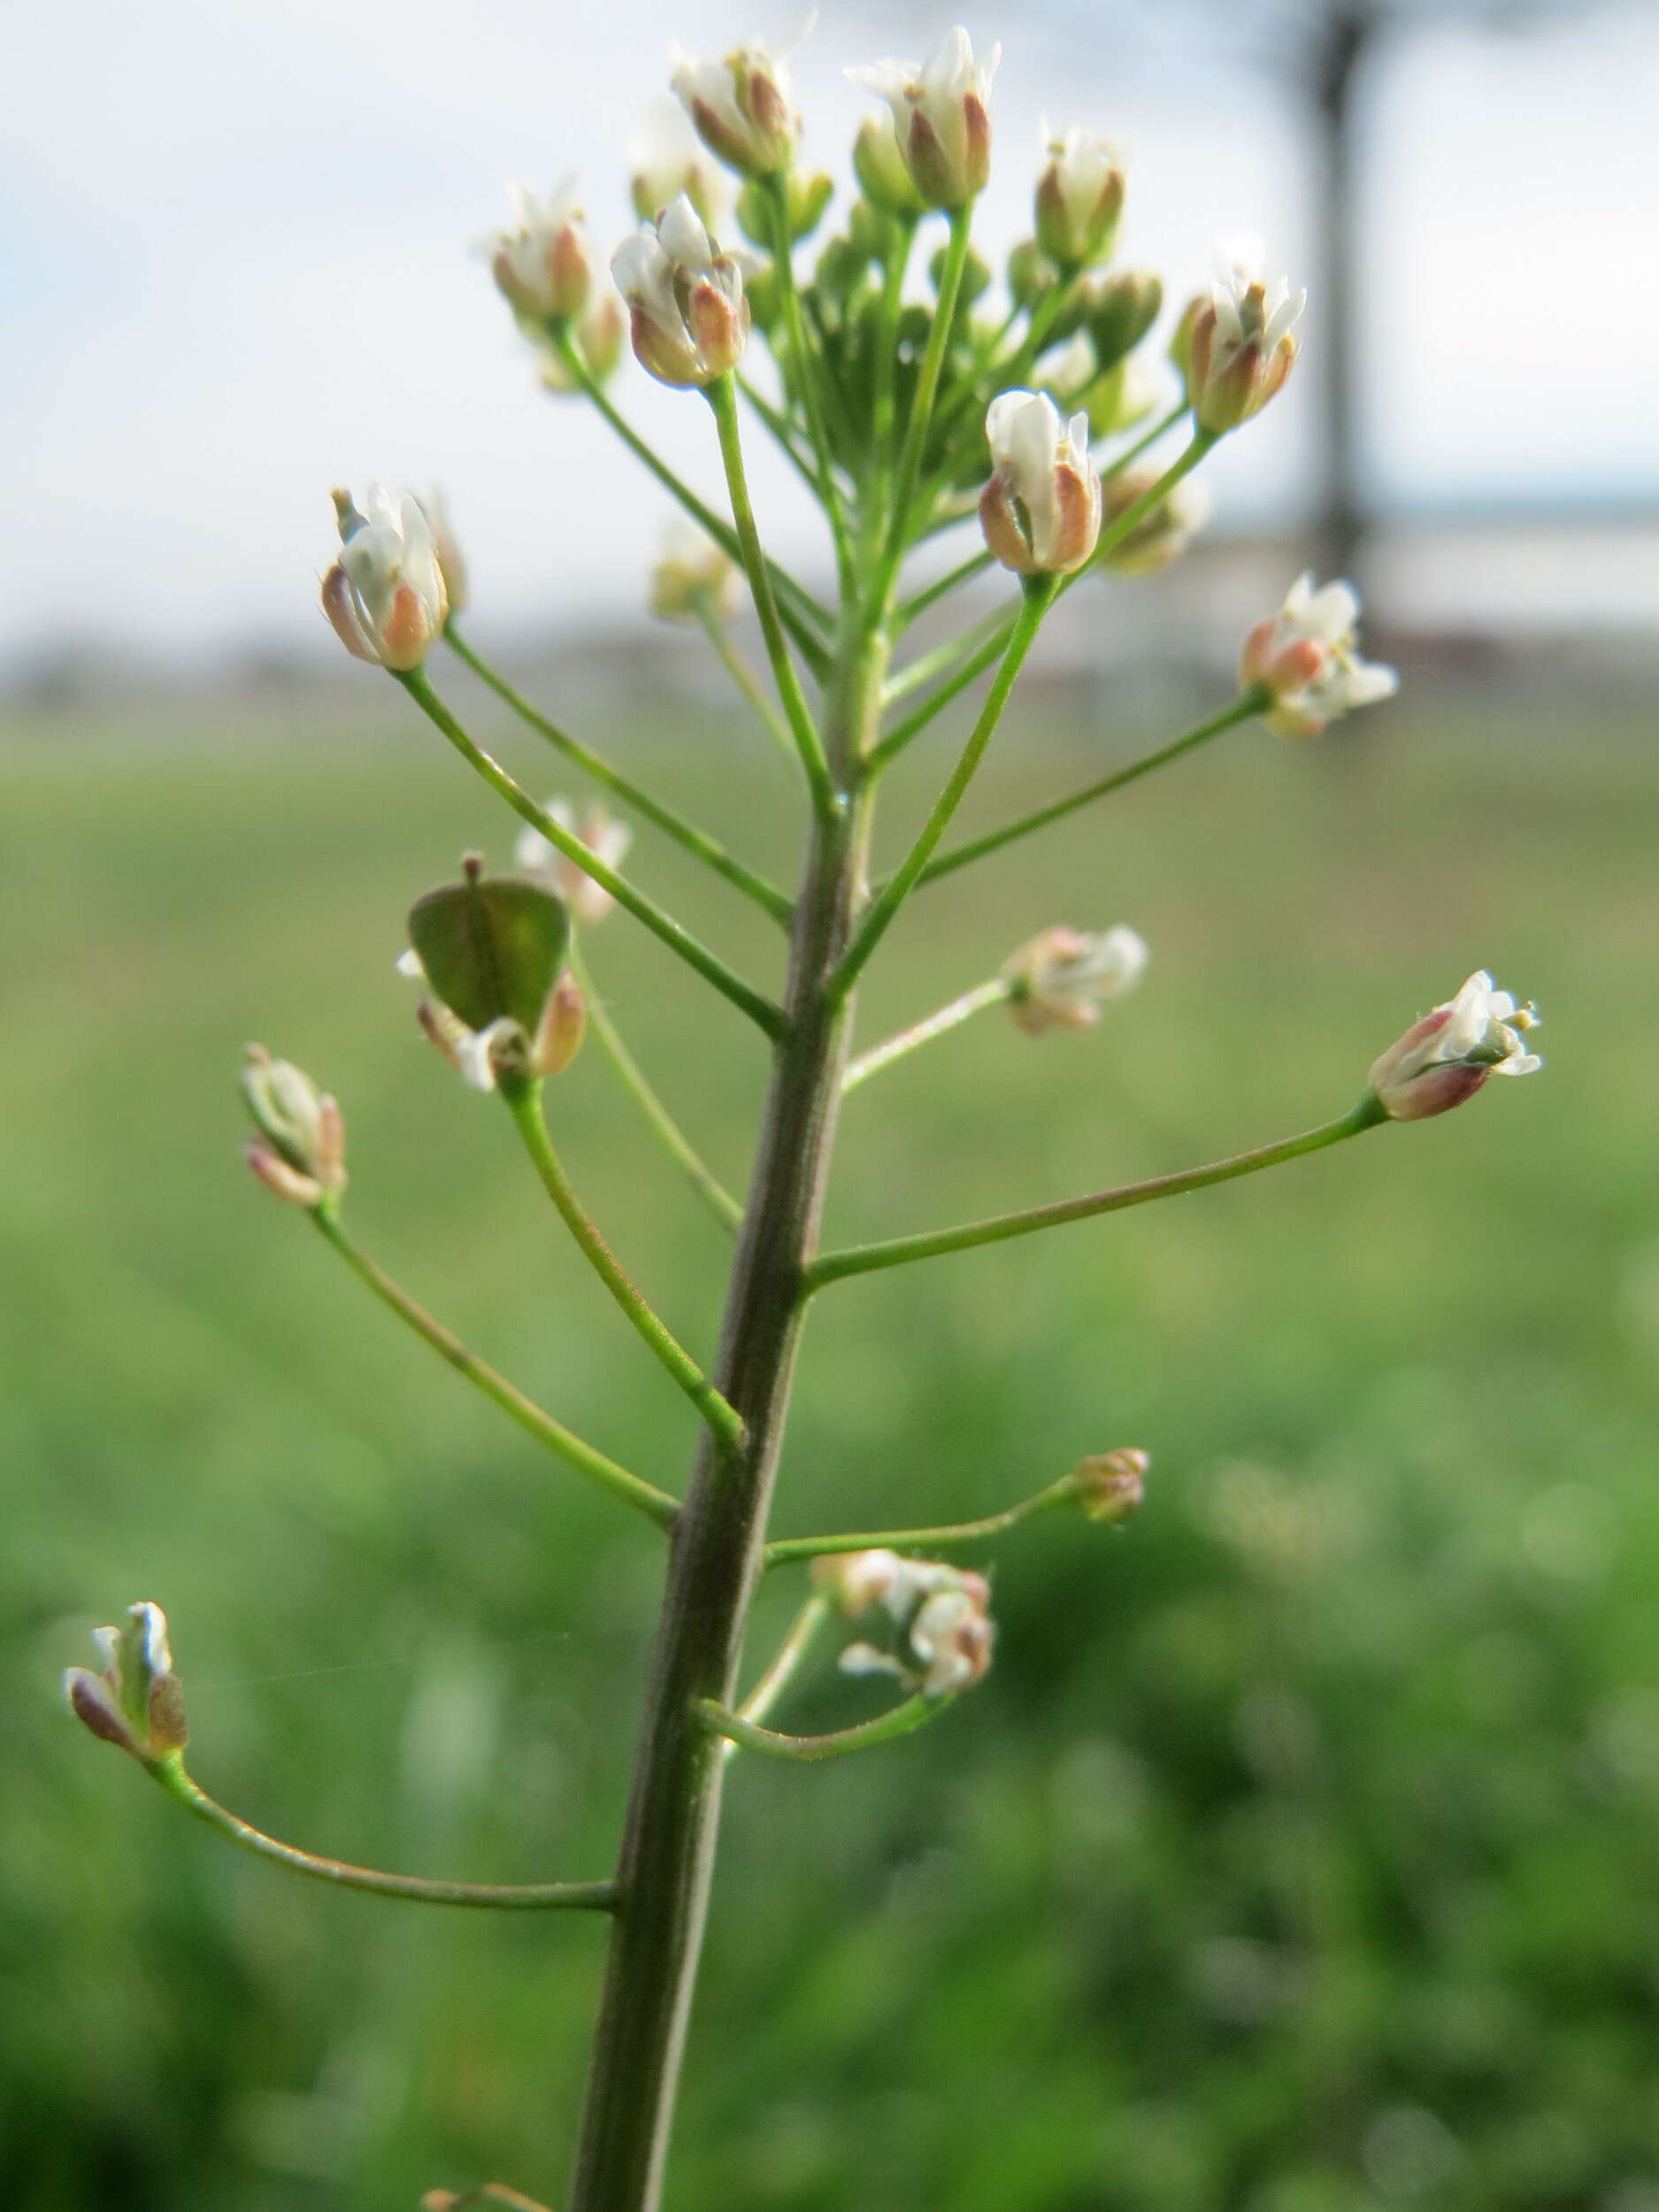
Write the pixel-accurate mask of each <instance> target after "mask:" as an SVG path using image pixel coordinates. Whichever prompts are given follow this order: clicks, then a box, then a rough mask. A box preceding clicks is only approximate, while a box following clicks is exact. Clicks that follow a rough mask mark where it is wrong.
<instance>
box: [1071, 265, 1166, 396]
mask: <svg viewBox="0 0 1659 2212" xmlns="http://www.w3.org/2000/svg"><path fill="white" fill-rule="evenodd" d="M1163 304H1164V286H1163V284H1162V283H1161V282H1160V280H1158V278H1156V276H1154V275H1152V274H1151V273H1150V272H1149V271H1148V270H1144V269H1125V270H1123V271H1122V272H1121V273H1119V274H1118V275H1117V276H1111V277H1102V279H1101V280H1099V281H1098V282H1097V283H1095V284H1093V285H1091V286H1090V287H1089V288H1088V291H1087V297H1086V302H1085V305H1084V310H1083V320H1084V322H1085V324H1086V326H1087V329H1088V334H1089V339H1090V342H1092V344H1093V345H1094V358H1095V359H1096V361H1097V362H1098V363H1099V364H1100V365H1101V368H1102V370H1106V369H1115V368H1116V367H1117V366H1118V363H1119V362H1120V361H1122V360H1124V359H1125V357H1127V356H1128V355H1129V354H1130V353H1132V352H1133V350H1134V349H1135V347H1136V346H1138V345H1139V344H1140V343H1141V340H1142V339H1143V338H1144V337H1145V336H1146V334H1147V333H1148V330H1150V329H1151V327H1152V326H1153V324H1154V323H1155V322H1156V320H1157V319H1158V311H1159V309H1160V308H1161V307H1162V306H1163ZM1182 373H1183V374H1185V373H1186V372H1185V368H1184V367H1183V370H1182Z"/></svg>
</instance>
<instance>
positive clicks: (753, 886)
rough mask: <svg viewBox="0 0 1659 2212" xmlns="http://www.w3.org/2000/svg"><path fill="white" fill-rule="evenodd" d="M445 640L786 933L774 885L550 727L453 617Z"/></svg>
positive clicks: (540, 728) (523, 713)
mask: <svg viewBox="0 0 1659 2212" xmlns="http://www.w3.org/2000/svg"><path fill="white" fill-rule="evenodd" d="M444 637H445V639H446V641H448V644H449V649H450V650H451V652H453V653H454V654H455V655H456V657H457V659H459V660H462V661H465V664H466V665H467V666H468V667H469V668H470V669H471V670H472V673H473V674H474V675H475V676H477V677H478V678H479V679H480V681H481V682H483V683H485V684H488V687H489V688H490V689H491V690H492V691H493V692H494V693H495V696H496V697H497V698H498V699H500V700H502V701H503V702H504V703H505V704H506V705H508V706H510V707H511V709H512V710H513V712H514V713H515V714H516V715H517V716H518V718H519V719H520V721H523V722H526V723H528V724H529V726H530V727H531V728H532V729H533V730H534V731H536V732H537V733H538V734H539V735H541V736H542V737H544V738H546V740H547V741H548V743H549V745H551V746H552V747H553V748H554V749H555V750H556V751H557V752H560V753H563V755H564V756H565V759H566V760H568V761H571V762H572V763H573V764H575V765H576V766H577V767H578V768H580V770H581V771H582V772H583V773H584V774H585V775H588V776H591V777H592V778H593V780H594V781H595V783H596V784H599V785H601V786H602V787H603V788H604V789H605V790H607V791H609V792H610V793H611V795H613V796H614V797H616V798H618V799H620V800H622V801H623V803H625V804H626V805H627V806H631V807H633V808H634V809H635V810H636V811H637V812H639V813H641V814H642V815H644V817H645V818H646V820H647V821H648V822H655V823H656V825H657V828H658V829H660V830H661V831H663V832H664V834H665V835H667V836H669V837H672V839H673V841H674V842H675V844H677V845H679V846H680V847H681V848H682V849H684V850H685V851H686V852H688V853H695V855H696V856H697V858H698V859H699V860H701V861H703V862H706V864H708V865H709V866H710V868H712V869H713V871H714V872H715V873H716V875H718V876H724V878H725V879H726V882H727V883H729V884H731V885H732V886H733V887H734V888H735V889H737V890H739V891H741V892H742V894H743V895H744V896H745V897H746V898H749V899H753V901H754V902H755V903H756V905H757V906H758V907H760V908H762V909H763V910H764V911H765V912H766V913H768V914H770V915H771V916H772V919H773V921H775V922H780V923H781V924H782V925H783V926H784V927H785V928H786V929H787V927H788V926H789V918H790V916H791V915H792V914H793V912H794V911H795V910H794V907H793V905H792V904H791V902H790V901H789V899H788V898H787V896H786V895H785V894H784V893H783V892H781V891H780V889H779V888H778V887H777V885H776V884H775V883H768V882H767V880H766V879H765V877H764V876H762V875H757V873H756V872H755V871H754V869H752V868H748V867H745V866H744V864H743V863H742V862H741V860H737V859H734V858H733V856H732V855H731V854H730V853H728V852H727V851H726V848H725V847H724V846H723V845H721V844H720V843H718V841H717V840H716V839H714V838H712V837H710V835H709V833H707V831H706V830H700V829H699V828H698V827H697V826H696V825H695V822H687V820H686V819H685V818H684V816H683V815H680V814H676V813H675V811H674V810H673V809H672V807H667V806H664V804H663V803H662V802H661V800H660V799H654V798H653V797H652V796H651V795H650V793H649V791H646V790H644V789H642V788H641V786H640V785H638V784H636V783H634V781H633V780H631V779H630V778H629V777H627V776H625V775H624V774H623V773H622V772H621V770H620V769H618V768H613V767H612V766H611V764H610V762H609V761H608V760H605V759H603V757H601V756H600V755H599V754H598V753H595V752H594V751H592V750H591V749H590V748H589V747H588V746H586V745H583V744H581V743H580V742H579V741H578V740H577V739H575V738H573V737H572V736H570V735H568V734H567V733H566V732H565V731H564V730H562V729H560V728H559V726H558V725H557V723H556V722H552V721H549V718H548V717H547V716H546V715H545V714H543V713H541V710H539V709H538V708H536V707H534V706H533V705H532V704H531V703H530V701H529V700H528V699H526V697H525V695H524V694H523V693H522V692H521V691H518V690H515V689H514V687H513V686H512V685H511V684H510V683H509V682H508V681H507V679H506V678H505V677H504V676H503V675H502V674H501V672H500V671H499V670H497V669H495V668H492V667H491V666H490V664H489V663H488V661H487V660H486V659H485V658H484V657H483V656H482V654H480V653H479V652H477V651H476V650H475V649H473V647H472V646H471V645H470V644H469V643H468V642H467V641H466V640H465V638H464V637H463V636H462V635H461V633H460V631H459V630H458V629H457V626H456V623H455V618H454V617H453V616H451V617H450V618H449V625H448V626H447V628H446V629H445V631H444Z"/></svg>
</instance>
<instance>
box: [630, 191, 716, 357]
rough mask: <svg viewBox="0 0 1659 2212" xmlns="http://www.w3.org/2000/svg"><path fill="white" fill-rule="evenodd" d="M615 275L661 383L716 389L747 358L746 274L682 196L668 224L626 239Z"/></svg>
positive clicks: (641, 349)
mask: <svg viewBox="0 0 1659 2212" xmlns="http://www.w3.org/2000/svg"><path fill="white" fill-rule="evenodd" d="M611 275H612V276H613V277H614V278H615V279H616V282H617V289H618V291H619V292H620V293H621V295H622V296H623V298H624V299H625V300H626V302H627V303H628V311H629V317H630V320H631V323H632V326H633V334H634V354H635V357H637V359H638V361H639V363H640V365H641V368H643V369H645V370H647V371H649V373H650V374H651V375H652V376H654V377H656V378H657V381H658V382H659V383H663V384H673V385H681V386H683V385H690V384H698V385H701V384H708V383H710V382H712V380H714V378H716V377H717V376H724V375H725V373H726V371H727V370H728V369H731V368H734V367H735V366H736V365H737V364H738V362H739V361H741V358H742V357H743V345H744V342H745V340H746V339H747V337H748V335H749V303H748V302H747V300H745V298H744V297H743V273H742V271H741V269H740V267H739V266H738V265H737V263H736V261H735V260H734V259H733V257H732V256H731V255H730V254H723V253H721V252H720V250H718V247H717V246H716V244H715V242H714V241H713V239H712V238H710V235H709V234H708V232H707V231H706V230H705V229H704V228H703V224H702V223H701V222H700V221H699V219H698V217H697V211H696V210H695V208H694V207H693V206H692V204H691V202H690V201H689V200H688V199H687V197H686V196H685V195H684V194H683V193H682V194H681V195H680V198H679V199H677V200H676V201H675V202H674V203H673V204H672V206H671V207H670V208H669V209H668V211H667V212H666V213H665V214H664V216H663V218H662V219H661V220H660V221H659V222H658V223H657V224H655V225H651V224H647V225H646V227H645V228H644V229H642V230H641V231H638V232H636V233H635V234H634V236H633V237H632V238H626V239H624V241H623V242H622V243H621V245H619V246H618V248H617V250H616V252H615V253H614V254H613V255H612V256H611Z"/></svg>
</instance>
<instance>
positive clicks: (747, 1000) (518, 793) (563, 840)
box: [395, 668, 783, 1038]
mask: <svg viewBox="0 0 1659 2212" xmlns="http://www.w3.org/2000/svg"><path fill="white" fill-rule="evenodd" d="M395 673H396V675H397V681H398V682H399V683H400V684H402V685H403V688H404V690H405V691H406V692H408V694H409V695H410V697H411V699H412V700H413V701H414V702H415V703H416V705H417V706H418V707H419V709H420V710H421V712H422V713H423V714H425V715H426V717H427V718H428V719H429V720H430V721H431V722H433V723H434V724H435V725H436V726H437V727H438V728H439V729H440V730H442V733H443V734H444V736H445V737H447V738H448V739H449V742H450V744H451V745H453V746H454V748H455V749H456V751H457V753H459V754H460V756H461V757H462V759H463V760H465V762H466V763H467V764H468V765H469V766H470V767H472V768H473V769H475V770H476V771H477V772H478V773H479V774H480V776H481V777H482V778H483V779H484V781H485V782H486V783H487V784H488V786H489V787H490V789H491V790H492V791H495V792H496V793H498V794H499V795H500V796H501V797H502V798H503V799H505V801H506V802H507V803H508V805H509V806H510V807H511V809H512V810H513V812H514V813H515V814H516V815H518V818H519V819H520V820H521V821H525V822H528V823H529V825H530V826H531V828H532V829H536V830H540V831H541V834H542V836H543V837H545V838H546V839H547V841H548V842H549V845H555V846H557V848H558V849H559V851H560V852H562V853H563V854H564V855H565V857H566V858H567V859H570V860H573V861H574V862H575V863H576V864H577V865H578V867H580V868H581V869H582V870H583V871H584V872H586V873H587V874H588V875H590V876H591V877H592V878H593V879H594V881H595V883H597V884H599V885H600V886H601V887H603V889H604V890H607V891H609V892H610V894H611V897H612V898H613V899H614V900H615V901H616V902H617V904H618V906H623V907H626V909H627V910H628V912H629V913H630V914H632V915H633V916H634V919H635V920H636V921H640V922H643V923H644V925H645V926H646V928H647V929H649V931H650V933H651V934H652V935H653V936H654V937H657V938H660V939H661V940H662V941H663V943H664V944H665V945H666V946H667V947H668V949H669V950H670V951H671V952H677V953H678V954H679V955H680V958H681V959H682V960H684V961H685V962H686V963H687V964H688V965H689V966H691V967H694V968H695V970H696V971H697V972H698V974H699V975H701V976H703V978H704V979H705V980H707V981H708V982H710V983H712V984H713V986H714V987H715V989H716V990H717V991H718V992H719V993H720V994H721V995H722V996H723V997H726V998H728V999H730V1000H731V1002H732V1003H733V1006H737V1007H741V1009H742V1010H743V1012H744V1013H746V1014H747V1015H748V1016H749V1019H750V1020H751V1021H752V1022H755V1023H756V1024H757V1025H758V1026H759V1027H760V1028H762V1029H763V1030H764V1031H765V1033H766V1034H767V1036H769V1037H772V1038H777V1037H778V1036H780V1035H781V1033H782V1031H783V1009H782V1008H781V1007H780V1006H778V1005H776V1004H774V1002H772V1000H771V999H769V998H767V997H765V996H764V995H763V994H762V993H761V992H759V991H757V990H755V989H754V988H753V987H751V986H750V985H749V984H747V983H745V982H744V980H743V979H742V977H741V976H740V975H738V974H737V973H735V972H734V971H733V970H732V969H731V968H728V967H727V966H726V963H725V961H724V960H722V959H721V958H720V956H719V955H718V953H714V952H710V949H709V948H708V947H707V946H706V945H705V944H703V943H702V942H700V941H699V940H698V939H697V938H695V937H694V936H693V935H692V934H691V932H690V931H689V930H688V929H683V928H682V927H681V926H680V924H679V923H678V922H677V921H675V920H674V918H673V917H672V915H670V914H666V913H664V910H663V909H662V908H661V907H660V906H658V905H657V902H656V901H655V900H654V899H649V898H647V897H646V895H645V894H644V893H643V892H642V891H636V890H635V889H634V886H633V885H632V884H631V883H629V882H628V881H627V880H626V878H625V877H622V876H619V875H618V873H617V872H616V870H615V869H614V868H612V867H611V866H610V865H609V864H608V863H606V862H605V861H603V860H601V859H600V857H599V856H598V854H597V853H595V852H594V851H593V850H591V849H590V848H589V847H588V846H587V845H585V844H584V843H583V842H582V841H581V839H580V837H578V836H577V834H576V833H575V832H574V831H573V830H568V829H566V828H565V825H564V824H563V823H562V822H556V821H555V820H554V818H553V817H552V816H551V815H550V814H549V812H548V810H547V809H546V808H545V807H540V806H538V805H537V804H536V803H535V801H534V799H533V798H532V797H531V796H530V795H529V793H528V792H527V791H526V790H525V789H524V788H523V787H522V786H521V785H519V784H517V783H515V782H514V781H513V780H512V778H511V776H510V775H509V774H508V773H507V771H506V770H505V769H504V768H503V766H502V764H501V763H500V762H499V761H497V760H495V759H492V757H490V755H489V754H488V753H487V752H486V751H485V750H484V749H483V747H482V746H481V745H478V744H475V743H474V742H473V741H472V739H471V738H470V737H469V736H468V735H467V733H466V732H465V730H464V729H463V728H462V727H461V725H460V724H459V723H458V722H457V720H456V718H455V717H454V715H452V714H451V713H450V711H449V708H448V707H446V706H445V705H444V703H443V702H442V699H440V698H439V696H438V695H437V693H436V692H435V691H434V689H433V687H432V683H431V680H430V679H429V678H428V676H427V674H426V670H425V669H424V668H411V669H410V670H408V671H407V672H395Z"/></svg>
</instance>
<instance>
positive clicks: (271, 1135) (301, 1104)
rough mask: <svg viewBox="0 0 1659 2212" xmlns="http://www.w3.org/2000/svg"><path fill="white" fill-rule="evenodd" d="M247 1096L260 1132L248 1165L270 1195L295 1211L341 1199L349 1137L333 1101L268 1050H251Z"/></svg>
mask: <svg viewBox="0 0 1659 2212" xmlns="http://www.w3.org/2000/svg"><path fill="white" fill-rule="evenodd" d="M242 1098H243V1101H244V1102H245V1103H246V1105H247V1108H248V1111H249V1113H250V1115H251V1116H252V1118H253V1122H254V1125H255V1127H256V1128H257V1130H258V1132H259V1134H258V1136H257V1138H255V1139H253V1140H252V1141H250V1143H249V1145H248V1147H247V1153H246V1157H247V1161H248V1164H249V1166H250V1168H251V1169H252V1170H253V1171H254V1173H255V1174H256V1175H257V1177H258V1179H259V1180H260V1181H261V1182H262V1183H263V1184H264V1185H265V1187H266V1189H267V1190H271V1191H274V1192H275V1194H276V1195H277V1196H278V1197H279V1198H281V1199H284V1200H286V1202H288V1204H289V1205H291V1206H305V1207H308V1208H310V1207H317V1206H320V1205H322V1204H323V1203H324V1202H325V1201H326V1200H331V1199H335V1198H338V1197H339V1195H340V1194H341V1192H342V1191H343V1190H344V1188H345V1187H346V1158H345V1150H346V1133H345V1124H344V1122H343V1120H342V1118H341V1112H340V1108H339V1106H338V1105H337V1104H336V1102H334V1099H332V1098H331V1097H330V1096H329V1095H328V1094H327V1093H326V1092H324V1091H319V1089H318V1087H317V1086H316V1084H315V1083H313V1082H312V1080H311V1077H310V1076H309V1075H307V1074H306V1073H305V1072H304V1071H303V1069H301V1068H296V1066H294V1064H293V1063H292V1062H291V1061H288V1060H273V1058H272V1057H271V1055H270V1054H269V1053H268V1052H267V1051H266V1050H265V1047H264V1046H263V1045H250V1046H249V1048H248V1056H247V1058H246V1059H245V1061H244V1062H243V1064H242Z"/></svg>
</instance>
